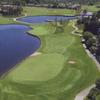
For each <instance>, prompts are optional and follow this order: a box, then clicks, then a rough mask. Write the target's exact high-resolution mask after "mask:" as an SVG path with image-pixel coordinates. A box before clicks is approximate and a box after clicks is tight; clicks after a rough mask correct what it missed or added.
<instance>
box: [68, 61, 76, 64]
mask: <svg viewBox="0 0 100 100" xmlns="http://www.w3.org/2000/svg"><path fill="white" fill-rule="evenodd" d="M68 63H69V64H75V63H76V62H75V61H73V60H70V61H68Z"/></svg>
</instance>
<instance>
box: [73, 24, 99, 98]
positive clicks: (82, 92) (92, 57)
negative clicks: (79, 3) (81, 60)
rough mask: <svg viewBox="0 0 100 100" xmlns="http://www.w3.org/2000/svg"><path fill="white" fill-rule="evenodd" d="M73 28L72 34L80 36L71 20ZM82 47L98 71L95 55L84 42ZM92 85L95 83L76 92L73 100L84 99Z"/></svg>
mask: <svg viewBox="0 0 100 100" xmlns="http://www.w3.org/2000/svg"><path fill="white" fill-rule="evenodd" d="M73 28H74V31H72V34H74V35H77V36H82V35H81V34H77V33H75V32H76V31H78V28H77V27H76V26H75V22H73ZM83 47H84V49H85V51H86V53H87V55H88V56H89V57H90V58H91V59H92V60H93V61H94V62H95V64H96V66H97V69H98V70H99V71H100V64H99V63H98V62H97V60H96V59H95V57H94V56H93V55H92V54H91V53H90V51H89V50H88V49H86V46H85V45H84V44H83ZM94 87H95V85H91V86H89V87H88V88H86V89H84V90H82V91H81V92H80V93H78V94H77V95H76V96H75V98H74V100H84V98H85V97H86V96H87V95H88V94H89V92H90V90H91V89H92V88H94Z"/></svg>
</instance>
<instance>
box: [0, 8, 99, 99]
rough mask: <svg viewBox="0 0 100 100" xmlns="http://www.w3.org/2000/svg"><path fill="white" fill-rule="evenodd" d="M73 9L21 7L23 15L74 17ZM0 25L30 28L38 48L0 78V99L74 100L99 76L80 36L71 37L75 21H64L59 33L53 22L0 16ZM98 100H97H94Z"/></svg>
mask: <svg viewBox="0 0 100 100" xmlns="http://www.w3.org/2000/svg"><path fill="white" fill-rule="evenodd" d="M75 13H76V12H75V11H74V10H67V9H47V8H37V7H25V8H24V11H23V15H24V14H27V16H39V15H69V16H72V15H73V16H74V15H75ZM0 19H1V20H0V24H23V25H27V27H31V30H29V31H28V33H29V34H31V35H35V36H37V37H38V38H39V39H40V41H41V45H40V48H39V49H38V50H37V51H36V52H35V53H34V54H31V55H30V56H28V57H27V58H25V59H24V60H22V61H21V62H20V63H18V64H16V65H15V66H14V67H13V68H12V69H11V70H10V71H9V72H7V73H5V74H4V75H3V76H2V77H1V78H0V100H74V98H75V96H76V95H77V94H78V93H79V92H80V91H82V90H83V89H85V88H87V87H89V86H90V85H92V84H94V82H95V80H96V79H97V78H98V77H99V76H100V72H99V71H98V69H97V66H96V64H95V62H94V61H93V60H92V59H91V58H90V57H89V56H88V55H87V53H86V51H85V49H84V47H83V45H82V43H81V37H80V36H77V35H74V34H72V32H73V31H74V30H75V29H74V28H73V23H75V21H76V19H72V20H71V19H70V20H66V21H64V25H63V31H61V30H59V28H58V29H57V28H56V26H55V22H47V23H38V24H32V23H30V24H29V23H28V24H25V23H23V22H19V21H14V20H13V18H12V17H9V18H6V17H2V16H0ZM98 100H99V99H98Z"/></svg>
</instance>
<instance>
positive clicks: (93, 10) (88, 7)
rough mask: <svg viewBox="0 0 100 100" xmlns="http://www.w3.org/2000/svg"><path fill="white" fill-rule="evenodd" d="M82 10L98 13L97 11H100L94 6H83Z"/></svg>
mask: <svg viewBox="0 0 100 100" xmlns="http://www.w3.org/2000/svg"><path fill="white" fill-rule="evenodd" d="M82 9H86V10H88V11H91V12H96V11H98V10H100V8H97V7H96V5H93V6H89V5H83V6H82Z"/></svg>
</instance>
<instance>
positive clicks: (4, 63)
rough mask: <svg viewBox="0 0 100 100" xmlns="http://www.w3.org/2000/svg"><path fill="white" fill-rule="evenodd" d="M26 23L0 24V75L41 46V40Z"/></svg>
mask: <svg viewBox="0 0 100 100" xmlns="http://www.w3.org/2000/svg"><path fill="white" fill-rule="evenodd" d="M28 30H30V28H29V27H27V26H25V25H15V24H11V25H0V75H2V74H3V73H5V72H6V71H8V70H9V69H11V68H12V67H13V66H14V65H16V64H17V63H18V62H20V61H21V60H23V59H25V58H26V57H27V56H29V55H31V54H32V53H34V52H35V51H36V50H37V49H38V48H39V47H40V40H39V38H37V37H35V36H31V35H29V34H27V33H26V32H27V31H28Z"/></svg>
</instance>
